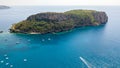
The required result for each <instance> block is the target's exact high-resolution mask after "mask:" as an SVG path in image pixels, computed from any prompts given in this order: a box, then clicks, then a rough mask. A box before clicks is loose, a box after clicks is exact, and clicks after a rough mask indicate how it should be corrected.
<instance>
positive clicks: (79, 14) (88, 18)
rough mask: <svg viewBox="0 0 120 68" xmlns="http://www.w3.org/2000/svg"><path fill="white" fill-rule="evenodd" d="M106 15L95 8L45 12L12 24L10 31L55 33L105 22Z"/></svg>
mask: <svg viewBox="0 0 120 68" xmlns="http://www.w3.org/2000/svg"><path fill="white" fill-rule="evenodd" d="M107 21H108V16H107V15H106V13H105V12H102V11H95V10H71V11H67V12H64V13H56V12H46V13H38V14H35V15H31V16H29V17H28V18H27V19H26V20H24V21H21V22H19V23H17V24H14V25H12V27H11V28H10V32H11V33H29V34H30V33H35V34H38V33H39V34H45V33H56V32H62V31H68V30H71V29H73V28H76V27H82V26H97V25H101V24H105V23H107Z"/></svg>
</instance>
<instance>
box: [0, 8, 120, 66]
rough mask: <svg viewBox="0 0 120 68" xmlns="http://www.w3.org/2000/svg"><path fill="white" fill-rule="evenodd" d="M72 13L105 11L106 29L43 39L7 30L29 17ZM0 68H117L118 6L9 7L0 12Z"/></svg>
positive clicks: (119, 48) (119, 41)
mask: <svg viewBox="0 0 120 68" xmlns="http://www.w3.org/2000/svg"><path fill="white" fill-rule="evenodd" d="M72 9H93V10H99V11H105V12H106V13H107V15H108V17H109V21H108V23H107V24H106V25H101V26H94V27H81V28H77V29H73V30H71V31H68V32H62V33H57V34H45V35H39V34H36V35H30V34H12V33H9V32H8V31H9V30H8V29H9V28H10V26H11V25H12V24H14V23H17V22H19V21H22V20H25V19H26V18H27V17H28V16H29V15H32V14H36V13H40V12H51V11H52V12H64V11H68V10H72ZM0 30H3V31H4V33H1V34H0V68H10V67H13V68H120V6H11V8H10V9H4V10H3V9H2V10H0Z"/></svg>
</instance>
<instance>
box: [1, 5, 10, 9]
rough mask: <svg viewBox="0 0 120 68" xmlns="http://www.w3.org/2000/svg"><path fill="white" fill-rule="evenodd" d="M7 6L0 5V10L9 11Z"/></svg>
mask: <svg viewBox="0 0 120 68" xmlns="http://www.w3.org/2000/svg"><path fill="white" fill-rule="evenodd" d="M9 8H10V7H9V6H4V5H0V9H9Z"/></svg>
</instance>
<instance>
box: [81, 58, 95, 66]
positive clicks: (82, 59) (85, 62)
mask: <svg viewBox="0 0 120 68" xmlns="http://www.w3.org/2000/svg"><path fill="white" fill-rule="evenodd" d="M80 60H81V61H82V62H83V63H84V64H85V65H86V66H87V67H88V68H95V67H94V66H93V65H91V64H90V63H89V62H88V61H86V60H85V59H84V58H82V57H80Z"/></svg>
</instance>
